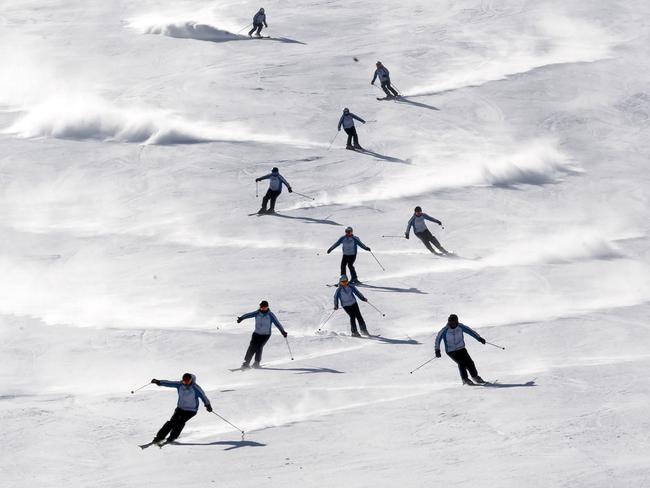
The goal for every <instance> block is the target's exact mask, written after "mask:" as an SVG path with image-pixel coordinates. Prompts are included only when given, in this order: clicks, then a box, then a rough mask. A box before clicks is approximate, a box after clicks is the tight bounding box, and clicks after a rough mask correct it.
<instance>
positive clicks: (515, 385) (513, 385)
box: [483, 380, 537, 388]
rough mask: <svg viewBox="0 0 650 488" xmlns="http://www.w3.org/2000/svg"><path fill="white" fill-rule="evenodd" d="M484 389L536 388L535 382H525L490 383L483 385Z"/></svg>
mask: <svg viewBox="0 0 650 488" xmlns="http://www.w3.org/2000/svg"><path fill="white" fill-rule="evenodd" d="M483 386H485V387H486V388H525V387H528V386H537V385H536V384H535V380H530V381H527V382H526V383H490V384H489V385H483Z"/></svg>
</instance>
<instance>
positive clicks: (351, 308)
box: [334, 275, 370, 337]
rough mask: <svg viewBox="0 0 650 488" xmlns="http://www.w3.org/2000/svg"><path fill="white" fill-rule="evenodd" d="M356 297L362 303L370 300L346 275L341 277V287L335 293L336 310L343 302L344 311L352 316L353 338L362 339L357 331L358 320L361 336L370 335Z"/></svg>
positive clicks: (351, 330) (351, 329)
mask: <svg viewBox="0 0 650 488" xmlns="http://www.w3.org/2000/svg"><path fill="white" fill-rule="evenodd" d="M355 295H356V296H358V297H359V299H360V300H361V301H362V302H367V301H368V299H367V298H366V297H364V296H363V294H362V293H361V292H360V291H359V290H357V288H356V287H355V286H354V285H351V284H350V283H349V281H348V277H347V276H346V275H341V277H340V278H339V286H338V288H337V289H336V291H335V292H334V310H338V309H339V302H341V305H342V306H343V310H345V311H346V312H347V314H348V315H349V316H350V332H351V333H352V337H361V335H360V334H359V332H358V331H357V322H356V321H357V320H358V321H359V327H360V328H361V334H365V335H367V336H370V333H369V332H368V329H367V328H366V321H365V320H363V317H362V316H361V310H359V304H358V303H357V299H356V298H354V296H355Z"/></svg>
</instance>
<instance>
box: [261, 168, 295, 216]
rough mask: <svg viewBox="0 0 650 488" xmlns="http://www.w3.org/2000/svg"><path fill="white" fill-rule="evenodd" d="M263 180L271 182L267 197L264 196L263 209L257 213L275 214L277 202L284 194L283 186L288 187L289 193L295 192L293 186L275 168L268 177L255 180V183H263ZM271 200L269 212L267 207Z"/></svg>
mask: <svg viewBox="0 0 650 488" xmlns="http://www.w3.org/2000/svg"><path fill="white" fill-rule="evenodd" d="M262 180H269V189H268V190H267V191H266V195H264V197H263V198H262V208H260V209H259V210H258V211H257V213H258V214H263V213H274V212H275V201H276V200H277V199H278V197H279V196H280V193H282V185H285V186H286V187H287V190H289V193H291V192H293V190H292V189H291V185H290V184H289V182H288V181H287V180H285V179H284V176H282V175H281V174H280V170H279V169H278V168H273V169H272V170H271V172H270V173H269V174H268V175H264V176H260V177H259V178H255V181H262ZM269 200H270V201H271V206H270V207H269V210H268V212H267V210H266V205H267V203H268V202H269Z"/></svg>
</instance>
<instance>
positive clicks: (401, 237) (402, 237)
mask: <svg viewBox="0 0 650 488" xmlns="http://www.w3.org/2000/svg"><path fill="white" fill-rule="evenodd" d="M382 237H399V238H400V239H404V236H382Z"/></svg>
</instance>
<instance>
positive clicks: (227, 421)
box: [211, 410, 245, 440]
mask: <svg viewBox="0 0 650 488" xmlns="http://www.w3.org/2000/svg"><path fill="white" fill-rule="evenodd" d="M211 413H213V414H215V415H216V416H217V417H219V418H220V419H221V420H223V421H224V422H225V423H227V424H229V425H231V426H232V427H234V428H235V429H237V430H238V431H239V432H241V439H242V440H244V434H245V432H244V431H243V430H241V429H240V428H239V427H237V426H236V425H235V424H233V423H232V422H230V421H229V420H227V419H225V418H223V417H222V416H221V415H219V414H218V413H217V412H215V411H214V410H213V411H212V412H211Z"/></svg>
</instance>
